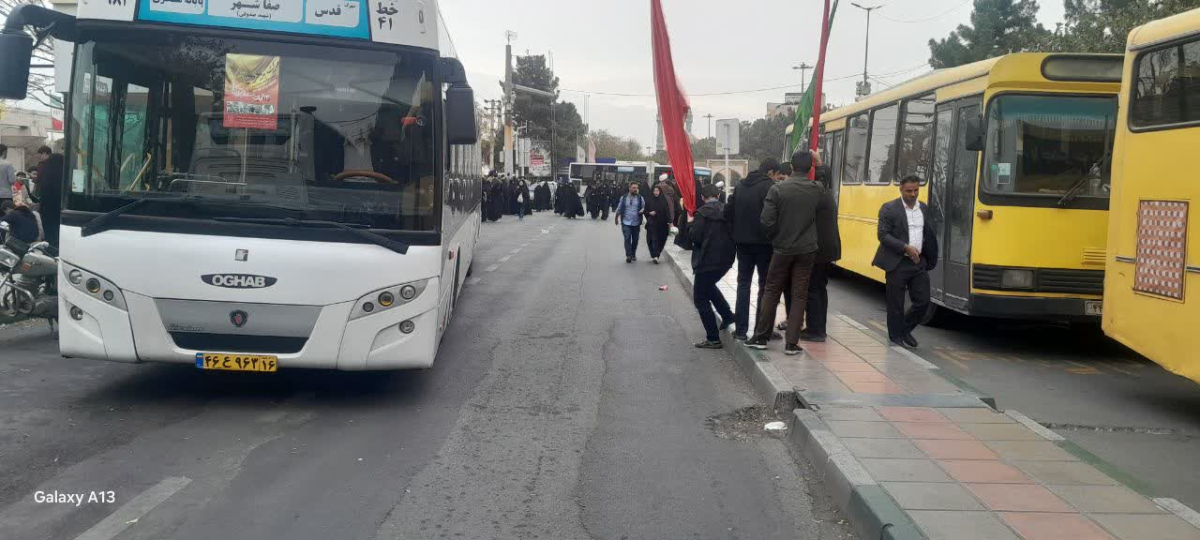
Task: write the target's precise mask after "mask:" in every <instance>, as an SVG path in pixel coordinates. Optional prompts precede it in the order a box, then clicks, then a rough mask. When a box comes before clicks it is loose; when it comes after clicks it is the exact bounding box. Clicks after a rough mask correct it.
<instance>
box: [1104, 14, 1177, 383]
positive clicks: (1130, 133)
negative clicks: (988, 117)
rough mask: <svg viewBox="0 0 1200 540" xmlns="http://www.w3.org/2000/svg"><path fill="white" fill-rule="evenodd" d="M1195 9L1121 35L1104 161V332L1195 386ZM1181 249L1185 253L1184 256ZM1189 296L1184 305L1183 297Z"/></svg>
mask: <svg viewBox="0 0 1200 540" xmlns="http://www.w3.org/2000/svg"><path fill="white" fill-rule="evenodd" d="M1198 149H1200V10H1193V11H1190V12H1187V13H1183V14H1180V15H1176V16H1174V17H1170V18H1167V19H1162V20H1159V21H1156V22H1152V23H1149V24H1147V25H1145V26H1142V27H1140V28H1137V29H1135V30H1134V31H1133V32H1131V33H1130V34H1129V47H1128V53H1127V55H1126V57H1125V77H1124V85H1123V86H1122V89H1121V114H1120V116H1119V117H1118V119H1117V144H1116V152H1115V155H1114V158H1115V159H1114V160H1113V195H1112V205H1113V206H1112V212H1111V215H1110V219H1109V236H1108V246H1109V255H1110V256H1111V258H1110V259H1109V260H1108V274H1107V279H1106V280H1105V286H1104V301H1105V314H1104V322H1103V326H1104V331H1105V332H1106V333H1107V334H1108V335H1109V336H1111V337H1113V338H1115V339H1116V340H1117V341H1120V342H1121V343H1124V344H1125V345H1127V346H1129V347H1131V348H1133V349H1134V350H1136V351H1137V352H1139V353H1141V354H1143V355H1145V356H1146V357H1148V358H1149V359H1150V360H1153V361H1154V362H1157V363H1158V364H1160V365H1162V366H1163V367H1165V368H1167V369H1168V370H1170V371H1172V372H1174V373H1177V374H1179V375H1182V376H1184V377H1187V378H1189V379H1192V380H1194V381H1197V382H1200V299H1198V298H1196V295H1197V294H1200V290H1198V289H1197V287H1200V257H1198V256H1197V254H1196V252H1197V250H1196V248H1195V246H1189V245H1188V239H1189V237H1190V238H1200V219H1189V217H1194V216H1190V212H1189V210H1190V205H1191V203H1193V202H1196V201H1198V200H1200V178H1198V177H1200V173H1197V172H1196V166H1195V164H1194V159H1195V157H1196V156H1193V155H1192V152H1196V151H1197V150H1198ZM1189 248H1191V250H1190V251H1191V253H1188V251H1189ZM1189 293H1190V295H1191V296H1192V297H1191V298H1188V294H1189Z"/></svg>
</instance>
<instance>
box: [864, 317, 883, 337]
mask: <svg viewBox="0 0 1200 540" xmlns="http://www.w3.org/2000/svg"><path fill="white" fill-rule="evenodd" d="M867 323H868V324H870V325H871V326H874V327H875V329H876V330H879V331H880V332H883V334H884V335H887V333H888V330H887V325H885V324H883V323H881V322H879V321H877V320H875V319H871V320H869V321H867ZM859 330H866V328H865V327H863V328H859Z"/></svg>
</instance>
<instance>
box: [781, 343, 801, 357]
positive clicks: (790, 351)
mask: <svg viewBox="0 0 1200 540" xmlns="http://www.w3.org/2000/svg"><path fill="white" fill-rule="evenodd" d="M803 352H804V349H803V348H801V347H800V346H799V345H792V344H791V343H788V344H787V345H786V346H784V347H783V354H786V355H788V356H796V355H797V354H801V353H803Z"/></svg>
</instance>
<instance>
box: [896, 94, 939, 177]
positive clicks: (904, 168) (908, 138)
mask: <svg viewBox="0 0 1200 540" xmlns="http://www.w3.org/2000/svg"><path fill="white" fill-rule="evenodd" d="M936 105H937V97H936V96H935V95H934V94H928V95H925V96H921V97H917V98H913V99H910V100H908V101H906V102H904V115H903V116H902V117H901V118H903V120H904V126H903V131H902V132H901V134H900V151H899V155H900V157H899V170H898V171H897V174H896V182H899V181H900V179H901V178H904V177H905V176H908V175H917V176H918V177H920V178H921V183H926V182H928V181H929V173H930V167H929V164H930V160H931V159H932V156H933V110H934V107H935V106H936Z"/></svg>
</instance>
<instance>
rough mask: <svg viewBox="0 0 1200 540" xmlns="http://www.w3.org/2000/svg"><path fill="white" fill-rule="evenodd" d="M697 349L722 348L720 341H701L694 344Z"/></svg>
mask: <svg viewBox="0 0 1200 540" xmlns="http://www.w3.org/2000/svg"><path fill="white" fill-rule="evenodd" d="M696 348H697V349H721V348H724V346H723V345H721V342H720V341H701V342H700V343H697V344H696Z"/></svg>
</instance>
